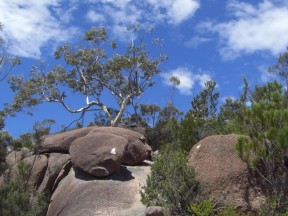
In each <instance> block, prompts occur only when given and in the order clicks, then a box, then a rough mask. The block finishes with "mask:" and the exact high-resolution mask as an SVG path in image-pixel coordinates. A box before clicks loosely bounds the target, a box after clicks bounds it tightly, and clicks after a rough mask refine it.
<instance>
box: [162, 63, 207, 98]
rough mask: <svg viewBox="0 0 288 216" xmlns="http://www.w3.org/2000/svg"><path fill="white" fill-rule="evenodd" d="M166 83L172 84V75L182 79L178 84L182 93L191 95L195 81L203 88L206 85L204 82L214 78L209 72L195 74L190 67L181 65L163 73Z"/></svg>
mask: <svg viewBox="0 0 288 216" xmlns="http://www.w3.org/2000/svg"><path fill="white" fill-rule="evenodd" d="M161 76H162V77H163V82H164V84H165V85H169V86H172V83H171V82H170V78H171V77H172V76H175V77H177V78H178V79H179V80H180V84H179V85H178V86H176V88H177V89H178V90H179V92H180V94H183V95H191V94H192V89H193V87H194V85H195V83H198V84H199V85H200V86H201V87H202V88H204V87H205V85H204V83H205V82H206V81H208V80H212V79H211V77H210V76H209V75H207V74H194V73H193V72H192V71H190V70H189V69H188V68H184V67H179V68H176V69H174V70H171V71H169V72H168V73H164V74H162V75H161Z"/></svg>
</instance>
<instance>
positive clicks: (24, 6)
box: [0, 0, 75, 58]
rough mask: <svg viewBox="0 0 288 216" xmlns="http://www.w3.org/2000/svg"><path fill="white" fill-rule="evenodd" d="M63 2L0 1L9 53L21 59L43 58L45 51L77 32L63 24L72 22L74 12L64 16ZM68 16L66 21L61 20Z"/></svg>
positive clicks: (1, 19) (1, 16) (33, 0)
mask: <svg viewBox="0 0 288 216" xmlns="http://www.w3.org/2000/svg"><path fill="white" fill-rule="evenodd" d="M60 1H61V0H41V1H38V0H30V1H24V2H23V1H22V0H9V1H0V8H1V13H0V21H1V22H2V23H3V24H4V31H3V35H2V36H3V38H4V39H5V40H6V41H7V42H8V43H9V46H10V47H9V49H10V50H9V52H10V53H11V54H14V55H18V56H21V57H31V58H39V57H41V48H43V47H45V46H47V45H49V44H50V45H51V46H55V44H57V43H59V42H63V41H65V40H67V39H68V38H69V37H71V36H72V35H73V34H74V31H75V29H73V28H64V26H63V25H62V24H61V22H65V21H68V20H70V19H71V16H70V12H68V13H64V12H63V13H61V8H60V6H61V5H60ZM57 14H64V15H65V16H64V17H65V19H64V18H63V19H64V20H62V21H61V19H62V18H60V17H57Z"/></svg>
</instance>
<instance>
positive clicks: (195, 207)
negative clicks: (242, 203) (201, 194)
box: [188, 199, 244, 216]
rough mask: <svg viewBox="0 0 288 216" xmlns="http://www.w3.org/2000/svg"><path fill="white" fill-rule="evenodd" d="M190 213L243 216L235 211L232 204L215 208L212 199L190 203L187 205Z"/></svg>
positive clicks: (202, 215)
mask: <svg viewBox="0 0 288 216" xmlns="http://www.w3.org/2000/svg"><path fill="white" fill-rule="evenodd" d="M188 211H189V212H190V215H196V216H214V215H217V216H241V215H242V216H244V215H243V214H242V213H239V212H237V210H236V208H235V207H234V206H233V205H227V206H225V207H224V208H222V209H219V210H218V211H217V209H215V202H214V201H213V200H212V199H204V200H202V201H201V202H200V203H194V204H191V205H190V206H189V207H188Z"/></svg>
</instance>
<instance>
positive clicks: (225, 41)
mask: <svg viewBox="0 0 288 216" xmlns="http://www.w3.org/2000/svg"><path fill="white" fill-rule="evenodd" d="M228 9H229V12H231V14H232V15H233V16H234V19H233V20H232V21H228V22H222V23H216V24H215V23H211V22H207V23H204V24H202V25H201V27H202V28H201V29H202V30H203V29H206V30H207V31H212V32H216V33H218V34H219V36H220V39H221V44H222V48H221V49H220V53H221V55H222V57H223V58H224V59H233V58H235V57H237V56H239V55H242V54H251V53H255V52H258V51H269V52H270V53H271V54H273V55H278V54H279V53H281V52H282V51H283V50H284V49H285V48H286V46H287V45H288V37H285V36H284V35H288V5H287V4H286V6H285V4H281V5H279V4H276V3H275V2H274V3H273V2H272V1H269V0H263V1H262V3H260V4H258V5H257V6H253V5H251V4H248V3H244V2H240V1H231V2H230V3H229V4H228Z"/></svg>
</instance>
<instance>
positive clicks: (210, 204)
mask: <svg viewBox="0 0 288 216" xmlns="http://www.w3.org/2000/svg"><path fill="white" fill-rule="evenodd" d="M214 205H215V203H214V201H213V200H211V199H205V200H203V201H202V202H200V203H193V204H191V205H190V206H188V211H189V212H190V213H191V214H194V215H197V216H210V215H214V211H213V210H214Z"/></svg>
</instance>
